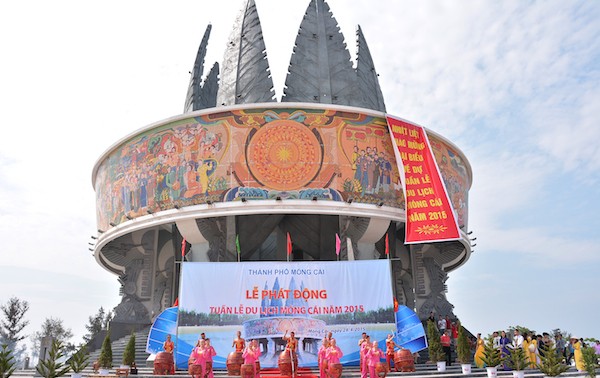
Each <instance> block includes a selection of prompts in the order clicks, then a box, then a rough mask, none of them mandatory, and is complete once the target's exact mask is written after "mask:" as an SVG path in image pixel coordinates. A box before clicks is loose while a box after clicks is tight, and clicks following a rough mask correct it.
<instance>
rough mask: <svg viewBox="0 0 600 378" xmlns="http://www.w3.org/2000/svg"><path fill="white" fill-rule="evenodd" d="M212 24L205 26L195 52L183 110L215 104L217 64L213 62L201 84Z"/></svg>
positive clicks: (199, 108)
mask: <svg viewBox="0 0 600 378" xmlns="http://www.w3.org/2000/svg"><path fill="white" fill-rule="evenodd" d="M211 29H212V25H210V24H209V25H208V26H207V27H206V31H205V32H204V37H203V38H202V42H201V43H200V47H199V48H198V53H197V54H196V61H195V62H194V68H193V69H192V71H191V72H190V74H191V77H190V85H189V87H188V92H187V96H186V99H185V106H184V108H183V112H184V113H187V112H193V111H194V110H201V109H206V108H212V107H215V106H217V88H218V84H217V76H218V75H219V64H218V63H215V64H214V66H213V68H212V69H211V72H210V73H209V74H208V76H207V79H206V80H205V82H204V86H203V85H202V73H203V72H204V58H205V57H206V47H207V46H208V38H209V37H210V31H211Z"/></svg>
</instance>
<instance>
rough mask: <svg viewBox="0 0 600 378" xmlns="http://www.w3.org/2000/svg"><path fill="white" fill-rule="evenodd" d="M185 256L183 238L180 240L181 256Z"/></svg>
mask: <svg viewBox="0 0 600 378" xmlns="http://www.w3.org/2000/svg"><path fill="white" fill-rule="evenodd" d="M184 257H185V238H183V240H182V241H181V258H184Z"/></svg>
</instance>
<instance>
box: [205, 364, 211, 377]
mask: <svg viewBox="0 0 600 378" xmlns="http://www.w3.org/2000/svg"><path fill="white" fill-rule="evenodd" d="M204 367H205V369H204V376H205V377H208V375H209V374H210V372H211V371H212V361H206V362H205V363H204Z"/></svg>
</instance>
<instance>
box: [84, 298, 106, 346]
mask: <svg viewBox="0 0 600 378" xmlns="http://www.w3.org/2000/svg"><path fill="white" fill-rule="evenodd" d="M111 319H112V312H111V311H105V310H104V308H103V307H100V308H99V309H98V312H97V313H96V314H95V315H93V316H90V317H89V318H88V324H86V326H85V329H86V330H87V333H86V334H85V335H84V336H83V341H84V342H85V343H86V344H87V343H89V342H90V341H91V340H92V339H93V338H94V337H95V336H96V335H97V334H99V333H100V331H103V330H106V329H108V323H110V321H111Z"/></svg>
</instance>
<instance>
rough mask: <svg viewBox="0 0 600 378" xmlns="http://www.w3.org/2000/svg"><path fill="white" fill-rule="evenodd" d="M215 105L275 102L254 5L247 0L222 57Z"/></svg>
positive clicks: (252, 0)
mask: <svg viewBox="0 0 600 378" xmlns="http://www.w3.org/2000/svg"><path fill="white" fill-rule="evenodd" d="M222 69H223V71H222V72H221V80H220V84H219V90H218V93H217V106H227V105H235V104H250V103H259V102H273V101H275V91H274V90H273V80H272V79H271V74H270V72H269V63H268V60H267V53H266V47H265V42H264V40H263V35H262V29H261V26H260V20H259V18H258V12H257V10H256V4H255V3H254V0H247V1H246V5H245V7H244V8H243V9H242V12H241V13H240V15H239V16H238V18H237V20H236V22H235V24H234V27H233V31H232V33H231V36H230V38H229V42H228V44H227V50H226V51H225V55H224V58H223V65H222Z"/></svg>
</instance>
